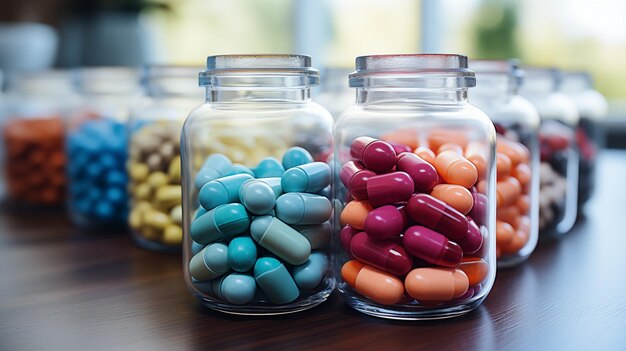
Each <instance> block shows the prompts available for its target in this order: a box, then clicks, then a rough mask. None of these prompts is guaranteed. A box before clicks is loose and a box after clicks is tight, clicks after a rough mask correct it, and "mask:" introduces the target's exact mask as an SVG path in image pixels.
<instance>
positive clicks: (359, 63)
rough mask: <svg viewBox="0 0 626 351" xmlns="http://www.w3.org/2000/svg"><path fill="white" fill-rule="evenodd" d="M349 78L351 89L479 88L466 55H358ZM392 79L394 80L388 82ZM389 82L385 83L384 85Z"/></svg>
mask: <svg viewBox="0 0 626 351" xmlns="http://www.w3.org/2000/svg"><path fill="white" fill-rule="evenodd" d="M355 68H356V70H355V71H354V72H352V73H351V74H350V76H349V79H350V87H353V88H364V87H372V86H379V85H383V86H386V87H388V88H390V87H398V88H470V87H474V86H476V79H475V76H474V71H472V70H471V69H469V68H468V59H467V56H464V55H457V54H398V55H396V54H393V55H369V56H359V57H357V58H356V60H355ZM389 79H391V81H389ZM385 81H386V82H385Z"/></svg>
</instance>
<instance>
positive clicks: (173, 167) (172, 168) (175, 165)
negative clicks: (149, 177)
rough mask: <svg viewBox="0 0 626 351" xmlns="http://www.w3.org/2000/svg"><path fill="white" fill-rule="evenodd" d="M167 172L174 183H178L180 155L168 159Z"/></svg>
mask: <svg viewBox="0 0 626 351" xmlns="http://www.w3.org/2000/svg"><path fill="white" fill-rule="evenodd" d="M167 174H168V175H169V176H170V179H171V181H172V182H174V183H180V156H179V155H176V156H174V157H173V158H172V160H171V161H170V164H169V167H168V169H167Z"/></svg>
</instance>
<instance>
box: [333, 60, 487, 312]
mask: <svg viewBox="0 0 626 351" xmlns="http://www.w3.org/2000/svg"><path fill="white" fill-rule="evenodd" d="M349 82H350V86H351V87H353V88H356V103H355V104H354V105H353V106H352V107H350V108H349V109H348V110H346V111H345V112H344V113H343V114H342V115H341V116H340V117H339V120H338V121H337V122H336V125H335V128H334V140H335V153H334V167H335V169H336V171H335V174H338V175H339V176H338V177H336V178H335V192H334V199H335V214H336V217H337V218H338V220H336V225H335V233H336V235H337V236H338V240H335V243H337V244H338V246H337V250H335V251H336V252H338V255H337V256H336V258H335V266H334V267H335V271H336V275H338V277H339V279H338V288H339V291H340V292H341V293H342V295H343V296H344V299H345V301H346V302H347V303H348V305H350V306H351V307H353V308H355V309H356V310H358V311H361V312H363V313H366V314H370V315H374V316H378V317H383V318H390V319H407V320H414V319H437V318H447V317H454V316H459V315H462V314H464V313H467V312H469V311H471V310H472V309H474V308H476V307H477V306H478V305H480V303H481V302H482V301H483V300H484V299H485V297H486V296H487V294H488V293H489V291H490V290H491V287H492V285H493V282H494V279H495V272H496V259H495V243H496V242H495V238H496V237H495V233H496V232H495V223H496V221H495V215H496V212H495V209H496V206H495V204H496V187H495V185H496V183H495V180H496V168H495V166H494V159H495V143H496V135H495V129H494V126H493V123H492V122H491V121H490V120H489V118H488V117H487V115H486V114H485V113H483V112H482V111H481V110H479V109H478V108H476V107H474V106H472V105H470V104H469V103H468V101H467V94H468V89H469V88H471V87H474V86H475V84H476V80H475V77H474V72H473V71H471V70H469V69H468V60H467V57H465V56H461V55H447V54H439V55H432V54H422V55H386V56H385V55H384V56H362V57H358V58H357V59H356V71H354V72H353V73H352V74H350V76H349Z"/></svg>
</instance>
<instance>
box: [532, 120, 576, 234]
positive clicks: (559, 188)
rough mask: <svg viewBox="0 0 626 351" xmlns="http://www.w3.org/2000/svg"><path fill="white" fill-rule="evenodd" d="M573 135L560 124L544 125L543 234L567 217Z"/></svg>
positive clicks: (541, 140) (541, 222)
mask: <svg viewBox="0 0 626 351" xmlns="http://www.w3.org/2000/svg"><path fill="white" fill-rule="evenodd" d="M570 134H571V132H570V131H569V129H568V128H567V127H565V126H562V125H561V124H559V123H558V122H553V123H550V121H548V122H544V123H543V124H542V126H541V130H540V134H539V138H540V146H541V149H540V154H541V166H540V169H539V178H540V186H539V230H540V231H550V230H552V229H554V227H556V225H557V224H558V223H559V222H560V221H561V219H562V218H563V215H564V213H565V206H566V203H565V202H566V197H567V176H568V171H567V166H568V162H570V161H568V157H567V156H566V151H567V149H569V148H570V147H571V143H570V141H571V140H572V138H573V137H572V136H571V135H570Z"/></svg>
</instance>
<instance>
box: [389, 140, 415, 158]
mask: <svg viewBox="0 0 626 351" xmlns="http://www.w3.org/2000/svg"><path fill="white" fill-rule="evenodd" d="M387 143H389V145H391V146H392V147H393V150H394V151H395V152H396V155H398V156H400V154H401V153H403V152H413V150H412V149H411V148H410V147H409V146H408V145H404V144H400V143H396V142H395V141H388V142H387Z"/></svg>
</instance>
